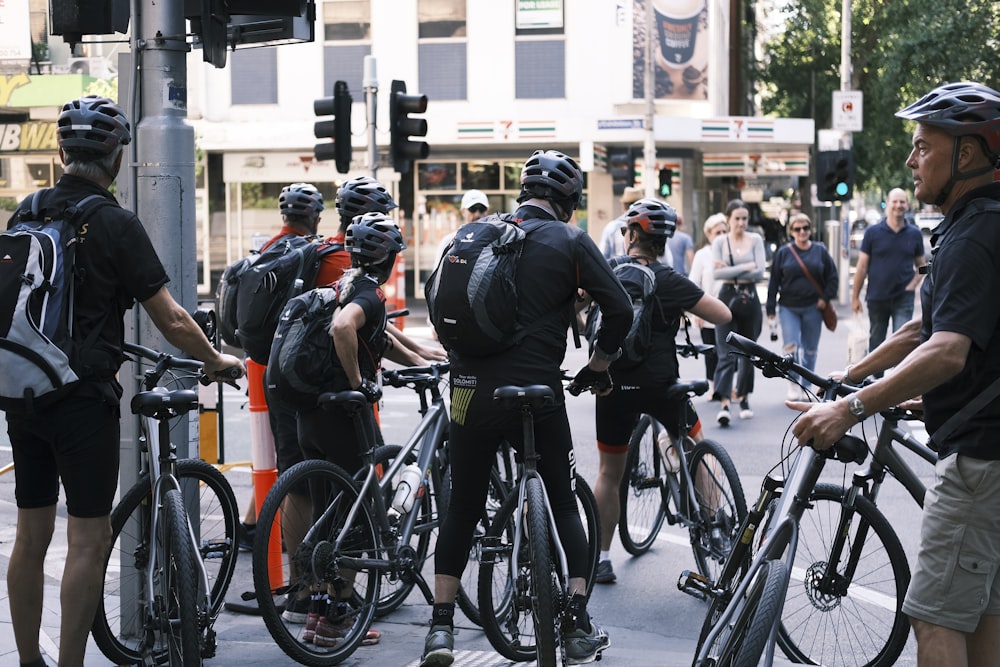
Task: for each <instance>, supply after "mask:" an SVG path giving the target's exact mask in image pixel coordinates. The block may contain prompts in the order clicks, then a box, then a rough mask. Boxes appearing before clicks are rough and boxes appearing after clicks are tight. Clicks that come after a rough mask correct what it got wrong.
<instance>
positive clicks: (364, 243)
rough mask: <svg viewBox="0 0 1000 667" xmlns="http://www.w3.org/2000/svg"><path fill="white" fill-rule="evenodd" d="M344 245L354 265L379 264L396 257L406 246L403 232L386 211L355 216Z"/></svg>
mask: <svg viewBox="0 0 1000 667" xmlns="http://www.w3.org/2000/svg"><path fill="white" fill-rule="evenodd" d="M344 246H345V247H346V248H347V252H349V253H351V263H352V264H353V265H354V266H368V265H369V264H378V263H380V262H382V261H384V260H386V259H390V258H395V256H396V254H397V253H399V252H402V251H403V250H404V249H405V248H406V245H405V244H404V243H403V233H402V232H400V231H399V227H397V226H396V223H394V222H393V221H392V218H390V217H389V216H387V215H386V214H385V213H365V214H364V215H359V216H358V217H356V218H354V222H352V223H351V224H350V225H349V226H348V228H347V232H346V234H345V237H344Z"/></svg>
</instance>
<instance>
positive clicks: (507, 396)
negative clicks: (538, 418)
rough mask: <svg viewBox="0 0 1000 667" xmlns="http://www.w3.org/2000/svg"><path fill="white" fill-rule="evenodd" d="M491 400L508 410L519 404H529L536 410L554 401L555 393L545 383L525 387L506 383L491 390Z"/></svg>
mask: <svg viewBox="0 0 1000 667" xmlns="http://www.w3.org/2000/svg"><path fill="white" fill-rule="evenodd" d="M493 400H494V401H498V402H499V403H500V405H501V406H502V407H504V408H506V409H508V410H511V409H513V408H516V407H518V406H521V405H530V406H531V409H532V410H537V409H538V408H541V407H543V406H546V405H552V403H553V402H554V401H555V394H554V393H553V391H552V387H550V386H548V385H545V384H532V385H528V386H527V387H517V386H514V385H508V386H506V387H497V388H496V390H494V392H493Z"/></svg>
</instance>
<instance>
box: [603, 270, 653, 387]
mask: <svg viewBox="0 0 1000 667" xmlns="http://www.w3.org/2000/svg"><path fill="white" fill-rule="evenodd" d="M608 262H609V263H610V264H611V270H612V271H613V272H614V274H615V276H617V277H618V280H619V281H620V282H621V284H622V287H624V288H625V292H627V293H628V296H629V299H630V300H631V301H632V326H631V327H630V328H629V330H628V334H627V335H626V336H625V340H624V341H623V342H622V354H621V357H619V358H618V361H616V362H615V366H616V367H617V368H631V367H634V366H638V365H639V364H641V363H642V362H643V361H644V360H645V359H646V355H647V354H648V353H649V348H650V344H651V341H652V338H653V314H654V312H655V311H656V310H657V309H658V308H659V303H658V302H657V299H656V273H655V272H654V271H653V269H651V268H649V267H648V266H646V265H644V264H641V263H639V262H637V261H635V260H633V259H631V258H629V257H626V256H620V257H613V258H612V259H610V260H608ZM601 320H602V318H601V308H600V306H598V305H597V304H596V303H595V304H594V305H593V306H591V308H590V311H589V312H588V314H587V324H586V332H587V340H588V341H589V342H590V351H591V353H593V351H594V345H596V343H597V334H598V333H599V332H600V330H601Z"/></svg>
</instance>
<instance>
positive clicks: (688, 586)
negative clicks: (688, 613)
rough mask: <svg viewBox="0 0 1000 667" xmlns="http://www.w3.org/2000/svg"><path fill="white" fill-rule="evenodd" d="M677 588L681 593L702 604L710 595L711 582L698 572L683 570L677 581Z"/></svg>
mask: <svg viewBox="0 0 1000 667" xmlns="http://www.w3.org/2000/svg"><path fill="white" fill-rule="evenodd" d="M677 588H678V589H679V590H680V591H681V592H684V593H687V594H688V595H690V596H691V597H694V598H697V599H699V600H701V601H702V602H704V601H705V600H707V599H708V596H709V595H710V594H711V590H712V582H710V581H709V580H708V579H707V578H706V577H705V576H704V575H702V574H699V573H698V572H692V571H691V570H684V571H683V572H681V576H680V577H679V578H678V579H677Z"/></svg>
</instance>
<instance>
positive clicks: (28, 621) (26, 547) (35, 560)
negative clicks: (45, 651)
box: [7, 505, 56, 662]
mask: <svg viewBox="0 0 1000 667" xmlns="http://www.w3.org/2000/svg"><path fill="white" fill-rule="evenodd" d="M55 521H56V506H55V505H50V506H49V507H41V508H38V509H20V508H19V509H18V510H17V534H16V537H15V538H14V548H13V550H12V551H11V554H10V563H9V565H8V567H7V592H8V594H9V596H10V600H9V602H10V616H11V621H12V624H13V626H14V643H15V644H17V653H18V655H19V656H20V658H21V662H32V661H33V660H38V659H39V658H41V657H42V654H41V651H39V649H38V633H39V631H40V629H41V626H42V595H43V590H44V576H45V575H44V570H43V567H44V563H45V552H46V551H48V548H49V542H51V541H52V531H53V530H55Z"/></svg>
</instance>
